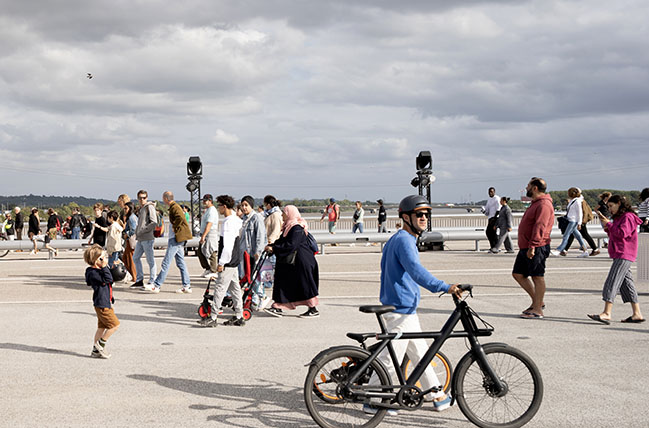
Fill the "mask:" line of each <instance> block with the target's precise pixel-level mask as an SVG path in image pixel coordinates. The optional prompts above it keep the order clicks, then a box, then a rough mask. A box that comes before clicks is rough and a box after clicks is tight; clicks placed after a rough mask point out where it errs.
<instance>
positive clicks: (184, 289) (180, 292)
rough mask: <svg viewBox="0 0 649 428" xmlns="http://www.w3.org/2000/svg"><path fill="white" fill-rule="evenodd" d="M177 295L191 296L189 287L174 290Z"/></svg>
mask: <svg viewBox="0 0 649 428" xmlns="http://www.w3.org/2000/svg"><path fill="white" fill-rule="evenodd" d="M176 293H178V294H192V289H191V288H190V287H182V288H179V289H178V290H176Z"/></svg>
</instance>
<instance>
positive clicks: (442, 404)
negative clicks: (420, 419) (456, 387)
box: [433, 394, 451, 412]
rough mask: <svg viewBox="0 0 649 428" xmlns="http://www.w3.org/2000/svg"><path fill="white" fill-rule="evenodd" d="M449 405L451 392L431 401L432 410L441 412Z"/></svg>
mask: <svg viewBox="0 0 649 428" xmlns="http://www.w3.org/2000/svg"><path fill="white" fill-rule="evenodd" d="M449 407H451V394H446V398H445V399H443V400H439V401H433V410H434V411H436V412H442V411H444V410H446V409H448V408H449Z"/></svg>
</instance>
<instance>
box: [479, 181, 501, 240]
mask: <svg viewBox="0 0 649 428" xmlns="http://www.w3.org/2000/svg"><path fill="white" fill-rule="evenodd" d="M499 210H500V196H498V195H496V188H495V187H490V188H489V199H487V203H486V204H485V206H484V207H482V212H483V213H484V215H486V216H487V219H488V220H487V230H485V235H487V239H488V240H489V248H494V247H495V246H496V244H497V243H498V233H496V229H494V226H495V225H496V222H497V221H498V211H499Z"/></svg>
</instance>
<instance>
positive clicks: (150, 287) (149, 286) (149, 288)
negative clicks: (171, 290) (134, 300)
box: [142, 284, 156, 291]
mask: <svg viewBox="0 0 649 428" xmlns="http://www.w3.org/2000/svg"><path fill="white" fill-rule="evenodd" d="M142 288H143V289H144V291H153V290H155V288H156V287H155V286H154V285H153V284H144V285H143V286H142Z"/></svg>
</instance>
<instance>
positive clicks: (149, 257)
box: [133, 239, 156, 283]
mask: <svg viewBox="0 0 649 428" xmlns="http://www.w3.org/2000/svg"><path fill="white" fill-rule="evenodd" d="M153 241H154V240H153V239H151V240H149V241H137V243H136V244H135V251H134V252H133V262H134V263H135V269H136V270H137V278H135V280H136V281H142V280H143V279H144V272H142V261H141V260H140V259H141V258H142V254H144V255H146V262H147V264H148V265H149V283H153V281H154V280H155V272H156V266H155V258H154V257H153Z"/></svg>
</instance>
